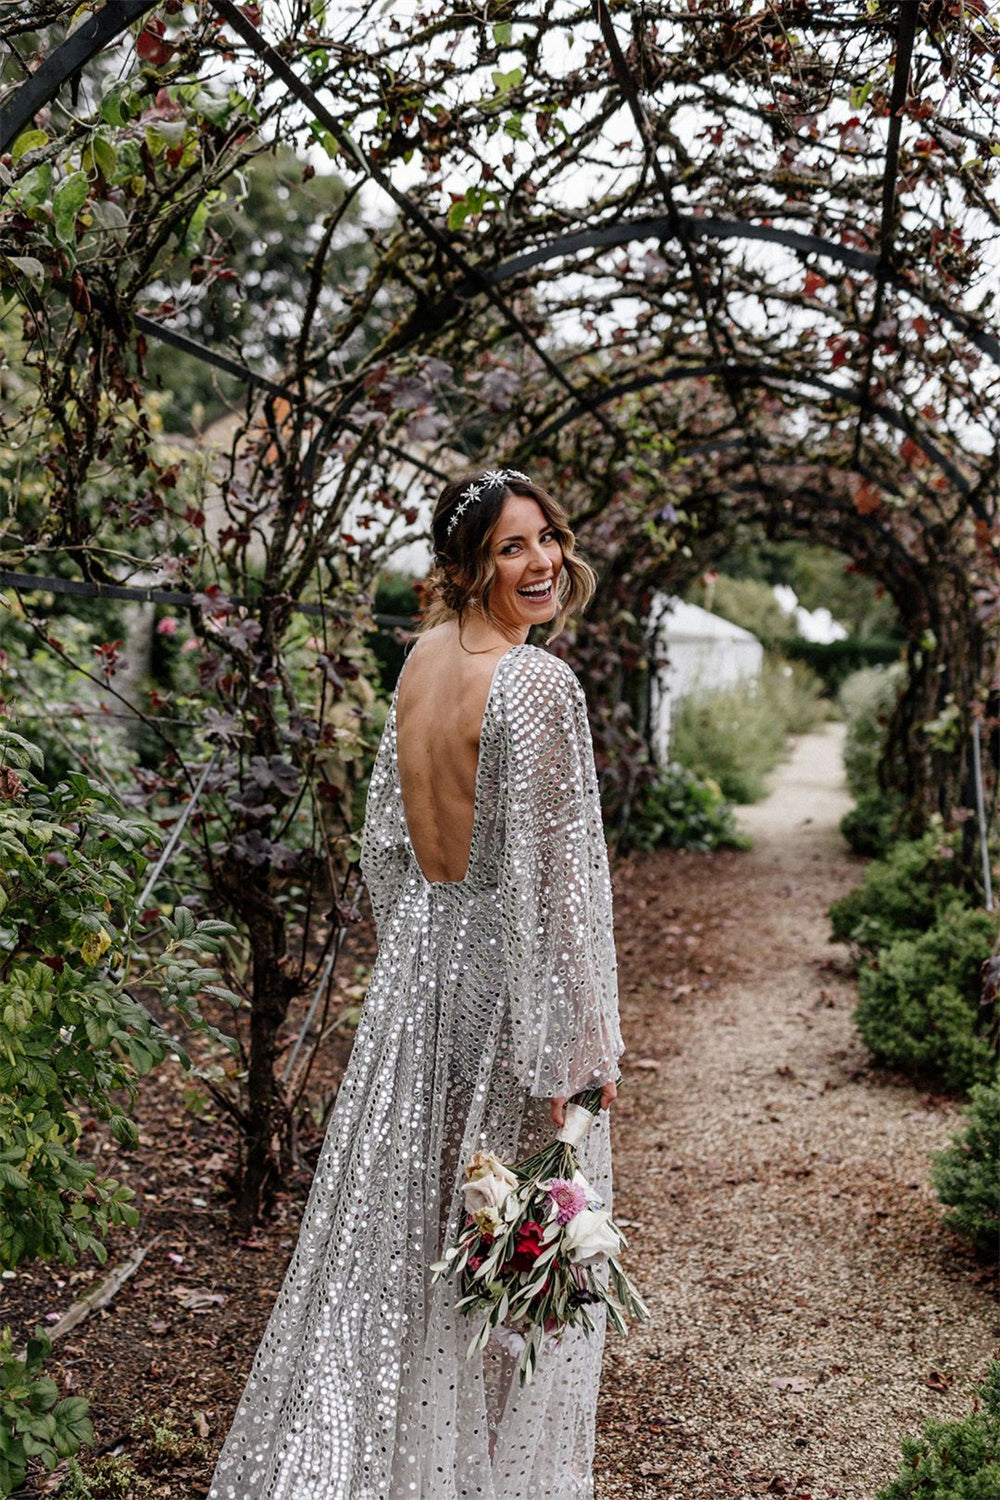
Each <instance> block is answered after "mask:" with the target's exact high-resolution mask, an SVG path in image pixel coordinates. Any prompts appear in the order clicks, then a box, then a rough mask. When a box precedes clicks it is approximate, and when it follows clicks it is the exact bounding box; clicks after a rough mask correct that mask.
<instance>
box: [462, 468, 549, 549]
mask: <svg viewBox="0 0 1000 1500" xmlns="http://www.w3.org/2000/svg"><path fill="white" fill-rule="evenodd" d="M510 479H520V480H521V482H522V484H530V483H531V480H530V479H529V478H528V476H527V474H522V473H521V471H520V469H486V470H485V471H484V473H483V474H482V475H481V476H480V478H479V479H474V480H473V481H472V483H471V484H467V485H466V487H465V489H464V490H463V491H462V493H461V495H460V496H459V497H458V504H457V505H456V506H455V509H454V510H453V511H452V513H451V519H450V520H449V522H448V529H447V532H446V533H445V534H446V535H447V536H451V534H452V532H453V531H454V530H455V527H456V526H457V525H458V523H459V520H460V518H461V517H462V516H463V515H464V514H465V512H466V511H467V510H468V508H469V506H470V505H475V504H476V501H477V500H481V499H482V498H483V495H484V493H485V492H486V491H487V490H492V489H495V488H496V487H497V485H505V484H506V483H507V481H508V480H510Z"/></svg>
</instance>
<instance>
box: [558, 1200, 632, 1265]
mask: <svg viewBox="0 0 1000 1500" xmlns="http://www.w3.org/2000/svg"><path fill="white" fill-rule="evenodd" d="M562 1243H563V1250H564V1251H565V1253H566V1254H567V1255H568V1256H569V1258H570V1260H572V1261H575V1263H576V1264H577V1265H578V1266H589V1265H594V1264H596V1263H597V1262H598V1261H602V1260H607V1258H608V1256H609V1255H617V1253H618V1251H619V1250H620V1249H621V1240H620V1239H619V1238H618V1231H617V1230H616V1229H615V1228H614V1226H613V1225H612V1223H611V1215H610V1214H609V1213H608V1212H607V1210H606V1209H601V1210H600V1211H599V1212H595V1211H594V1209H592V1208H585V1209H583V1210H582V1211H581V1212H580V1213H578V1214H577V1215H576V1216H575V1218H572V1219H570V1221H569V1223H568V1224H567V1225H566V1228H565V1229H564V1230H563V1236H562Z"/></svg>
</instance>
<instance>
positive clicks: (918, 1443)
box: [876, 1360, 1000, 1500]
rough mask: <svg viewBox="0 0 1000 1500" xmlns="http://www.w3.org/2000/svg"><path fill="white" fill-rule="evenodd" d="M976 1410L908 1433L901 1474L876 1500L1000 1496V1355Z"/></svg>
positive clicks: (969, 1499) (993, 1499)
mask: <svg viewBox="0 0 1000 1500" xmlns="http://www.w3.org/2000/svg"><path fill="white" fill-rule="evenodd" d="M976 1395H977V1397H978V1400H977V1402H976V1405H975V1408H974V1410H973V1411H972V1412H971V1413H970V1414H969V1416H967V1417H966V1418H964V1420H962V1421H960V1422H939V1421H936V1420H932V1421H930V1422H928V1423H927V1425H926V1426H925V1427H924V1430H923V1434H922V1436H921V1437H919V1438H904V1439H903V1444H902V1447H903V1466H902V1469H901V1470H900V1474H899V1477H898V1478H897V1479H894V1480H893V1481H892V1483H891V1484H887V1485H886V1486H885V1488H884V1489H881V1490H879V1492H878V1495H877V1497H876V1500H996V1497H997V1496H998V1495H1000V1360H994V1361H993V1362H992V1363H991V1365H990V1367H989V1370H988V1372H987V1375H986V1379H985V1381H984V1382H983V1384H982V1385H981V1386H978V1387H977V1388H976Z"/></svg>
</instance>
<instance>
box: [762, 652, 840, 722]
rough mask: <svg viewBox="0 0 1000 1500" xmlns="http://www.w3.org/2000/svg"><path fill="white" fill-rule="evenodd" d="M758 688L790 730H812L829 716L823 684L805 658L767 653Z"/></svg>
mask: <svg viewBox="0 0 1000 1500" xmlns="http://www.w3.org/2000/svg"><path fill="white" fill-rule="evenodd" d="M758 691H760V692H762V693H763V694H764V698H765V701H766V702H767V703H768V704H769V705H770V706H771V708H773V709H774V712H775V713H776V714H777V715H778V718H779V719H780V720H781V724H782V728H783V729H784V731H785V733H786V734H809V733H811V731H812V730H814V729H817V728H818V727H819V725H820V724H822V723H824V722H825V720H826V706H825V704H824V702H823V684H822V683H821V682H820V680H819V678H818V677H817V676H816V674H815V672H813V671H811V670H810V668H809V667H807V666H806V665H805V663H804V662H800V661H786V660H785V658H784V657H783V656H767V657H765V659H764V669H763V671H762V673H761V679H760V687H759V689H758Z"/></svg>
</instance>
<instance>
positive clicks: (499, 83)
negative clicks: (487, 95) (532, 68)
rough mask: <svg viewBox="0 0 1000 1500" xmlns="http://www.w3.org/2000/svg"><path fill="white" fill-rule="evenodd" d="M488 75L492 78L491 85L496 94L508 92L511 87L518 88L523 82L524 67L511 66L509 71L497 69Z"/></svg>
mask: <svg viewBox="0 0 1000 1500" xmlns="http://www.w3.org/2000/svg"><path fill="white" fill-rule="evenodd" d="M490 77H491V78H492V80H493V87H494V89H495V90H496V92H497V94H498V95H499V94H509V93H510V91H511V89H516V88H520V86H521V84H522V83H523V82H524V69H523V68H511V70H510V72H509V73H502V72H500V71H499V70H498V71H496V72H494V73H491V74H490Z"/></svg>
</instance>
